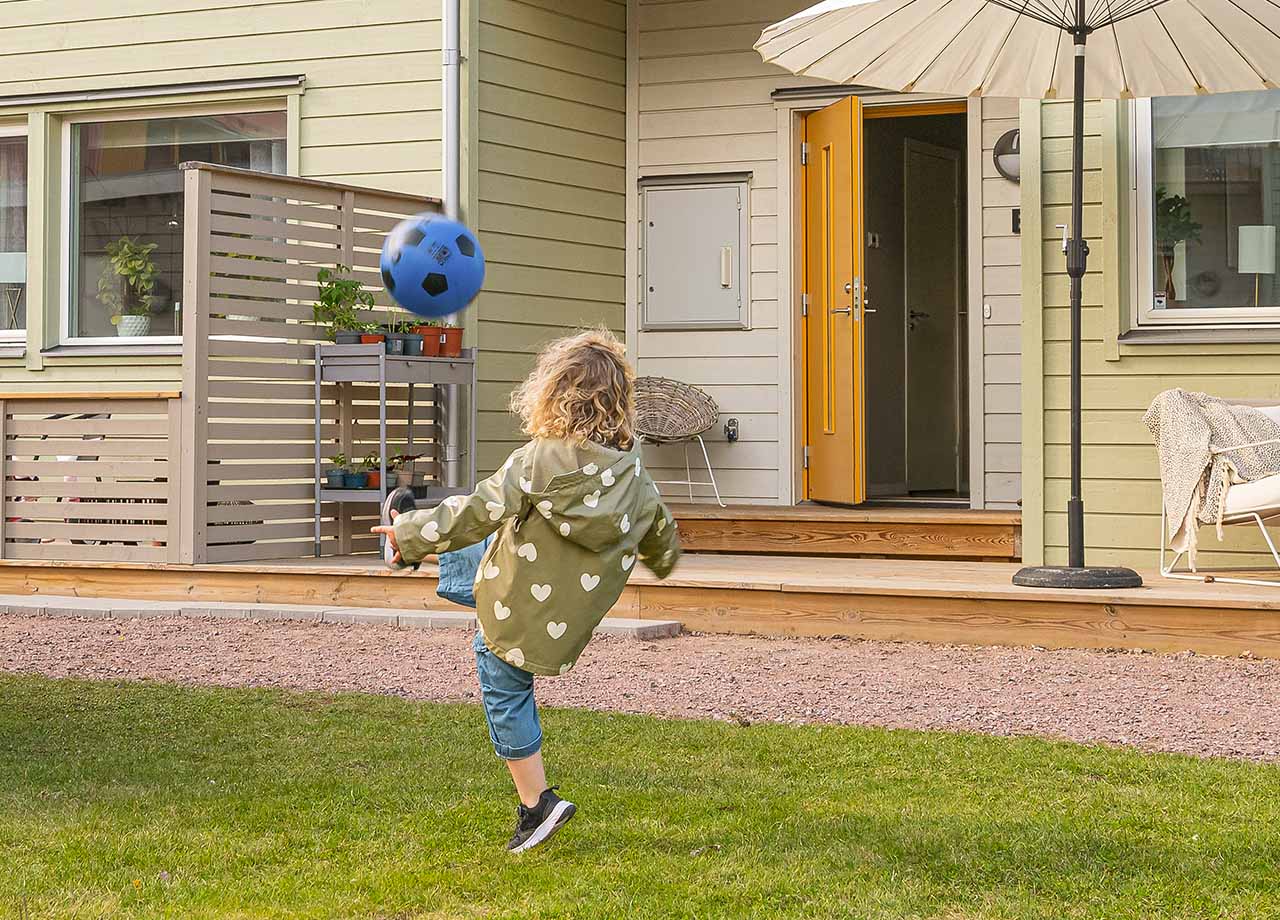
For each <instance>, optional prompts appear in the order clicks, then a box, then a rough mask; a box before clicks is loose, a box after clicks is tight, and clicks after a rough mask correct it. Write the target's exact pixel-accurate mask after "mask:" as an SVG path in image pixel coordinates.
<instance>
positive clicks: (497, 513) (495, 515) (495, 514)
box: [484, 502, 507, 521]
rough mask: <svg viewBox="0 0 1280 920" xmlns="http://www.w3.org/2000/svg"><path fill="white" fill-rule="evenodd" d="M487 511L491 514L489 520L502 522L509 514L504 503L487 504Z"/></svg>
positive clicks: (485, 505)
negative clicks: (504, 516)
mask: <svg viewBox="0 0 1280 920" xmlns="http://www.w3.org/2000/svg"><path fill="white" fill-rule="evenodd" d="M484 507H485V510H486V511H488V512H489V520H491V521H500V520H502V516H503V515H504V514H506V513H507V506H506V505H504V504H502V502H485V503H484Z"/></svg>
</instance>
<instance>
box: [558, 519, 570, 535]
mask: <svg viewBox="0 0 1280 920" xmlns="http://www.w3.org/2000/svg"><path fill="white" fill-rule="evenodd" d="M571 530H573V528H572V527H570V526H569V522H568V521H561V522H560V536H562V537H567V536H569V532H570V531H571Z"/></svg>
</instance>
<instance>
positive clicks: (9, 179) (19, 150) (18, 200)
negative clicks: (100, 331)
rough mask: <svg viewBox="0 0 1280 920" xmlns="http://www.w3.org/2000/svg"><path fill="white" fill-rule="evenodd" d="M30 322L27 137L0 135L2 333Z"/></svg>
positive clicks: (0, 322)
mask: <svg viewBox="0 0 1280 920" xmlns="http://www.w3.org/2000/svg"><path fill="white" fill-rule="evenodd" d="M26 326H27V139H26V138H25V137H23V136H17V137H14V136H12V135H10V136H0V334H3V333H4V332H9V331H12V330H16V329H25V328H26Z"/></svg>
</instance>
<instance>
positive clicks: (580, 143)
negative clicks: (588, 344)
mask: <svg viewBox="0 0 1280 920" xmlns="http://www.w3.org/2000/svg"><path fill="white" fill-rule="evenodd" d="M569 8H572V12H566V10H568V9H569ZM476 43H477V47H478V50H479V68H478V86H477V92H476V114H475V117H476V125H475V128H474V133H473V137H474V138H475V143H476V150H475V158H476V164H477V176H476V180H475V181H476V183H477V187H478V188H477V191H476V192H475V193H474V194H473V195H472V196H471V197H472V199H473V200H474V205H473V207H474V208H475V210H476V213H475V214H474V215H472V216H471V220H472V221H473V223H474V225H475V226H476V228H477V229H478V231H479V233H480V237H481V240H482V242H483V243H484V247H485V258H486V260H487V264H488V275H487V277H486V279H485V290H484V293H483V294H482V295H481V296H480V299H479V300H478V301H477V303H476V306H475V307H474V308H473V309H472V310H471V312H472V313H473V314H474V316H473V318H472V319H471V322H472V323H473V328H474V330H475V335H476V340H475V341H476V344H477V345H478V346H479V348H480V349H481V352H482V353H483V355H484V357H483V360H482V362H481V364H480V406H479V409H480V422H479V426H480V430H479V433H478V437H479V444H480V446H479V451H480V454H479V466H480V469H481V470H490V469H493V468H495V467H496V466H498V465H499V464H500V463H501V462H502V459H503V458H504V457H505V456H506V454H507V453H508V452H509V451H510V450H511V449H512V448H513V447H515V446H516V445H517V444H518V443H520V441H521V440H522V439H521V436H520V434H519V432H518V425H517V423H516V421H515V419H513V418H512V417H511V415H510V414H509V413H508V412H507V409H506V405H507V399H508V397H509V395H510V392H511V389H512V387H513V386H514V385H515V383H516V382H517V381H519V380H521V379H523V377H524V376H525V375H526V374H527V373H528V372H529V369H530V368H531V366H532V359H533V355H534V354H535V353H536V351H537V350H538V348H539V347H540V346H541V345H543V344H544V343H546V342H547V341H550V340H551V339H553V338H556V337H558V336H560V335H564V334H565V333H568V332H571V331H572V330H574V329H575V328H577V327H579V326H584V325H604V326H607V327H609V328H611V329H613V330H614V331H615V332H617V333H618V335H620V336H621V335H622V333H623V329H624V306H623V305H624V300H625V298H624V286H623V278H624V264H623V263H624V254H625V231H626V224H625V219H626V195H625V170H626V67H627V61H626V56H627V55H626V5H625V3H623V2H612V0H581V2H578V3H574V4H563V3H556V2H552V0H524V2H517V0H479V22H478V34H477V36H476Z"/></svg>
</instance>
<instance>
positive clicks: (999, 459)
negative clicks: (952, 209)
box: [633, 0, 1021, 508]
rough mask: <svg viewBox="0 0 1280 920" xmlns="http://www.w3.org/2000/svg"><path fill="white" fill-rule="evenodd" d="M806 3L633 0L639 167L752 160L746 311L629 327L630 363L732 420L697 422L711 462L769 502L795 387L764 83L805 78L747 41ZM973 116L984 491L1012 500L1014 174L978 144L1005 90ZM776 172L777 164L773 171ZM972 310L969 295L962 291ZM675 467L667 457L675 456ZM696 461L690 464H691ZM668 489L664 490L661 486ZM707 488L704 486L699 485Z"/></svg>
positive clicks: (684, 169)
mask: <svg viewBox="0 0 1280 920" xmlns="http://www.w3.org/2000/svg"><path fill="white" fill-rule="evenodd" d="M808 5H809V4H808V3H806V2H796V0H749V2H741V0H690V2H680V3H670V2H661V0H633V7H634V15H635V16H636V20H637V22H636V30H637V33H638V34H637V37H636V44H637V48H638V64H637V71H638V77H637V83H638V86H637V89H636V98H637V100H638V107H639V112H638V129H639V134H638V139H637V153H636V156H637V169H638V175H639V176H640V177H646V176H663V175H681V174H684V175H698V174H706V173H718V172H749V173H751V192H750V196H749V208H750V221H749V225H750V234H751V249H750V259H751V264H750V268H751V272H750V284H751V293H750V303H751V311H750V320H751V328H750V329H748V330H743V331H729V330H726V331H714V332H696V333H688V332H639V333H638V334H637V337H636V347H637V354H638V365H637V366H638V370H639V372H640V373H642V374H660V375H665V376H671V377H676V378H679V379H682V380H686V381H688V382H690V383H694V384H697V385H699V386H702V387H703V388H705V389H706V390H707V391H708V392H710V393H711V394H712V395H713V396H714V397H715V398H716V400H717V401H718V402H719V404H720V410H721V415H722V417H724V418H727V417H730V416H732V417H735V418H737V419H738V420H739V422H740V433H741V441H739V442H738V443H737V444H728V443H726V442H725V440H724V434H723V432H722V431H721V430H720V427H721V426H719V425H717V426H716V427H715V428H713V429H712V430H711V431H710V432H708V437H710V438H712V439H713V443H711V444H710V449H711V459H712V463H713V465H714V466H715V468H716V475H717V479H718V480H719V482H720V485H721V490H722V492H723V493H724V495H725V497H726V500H735V501H745V502H753V503H774V502H781V501H786V500H787V499H788V498H789V497H791V489H790V487H789V484H788V483H787V482H786V481H785V479H786V477H787V476H788V470H789V469H790V468H791V464H790V462H789V458H788V457H787V456H786V453H787V452H789V451H791V450H792V449H793V448H792V444H791V439H790V437H789V434H788V432H789V431H790V429H791V425H792V413H793V411H794V407H793V406H792V405H791V404H790V403H791V402H793V401H795V402H797V403H798V398H797V397H794V396H793V395H791V393H790V390H789V387H788V386H787V384H788V383H789V380H790V376H791V374H792V368H791V358H790V356H789V355H787V354H786V348H787V342H788V339H789V337H788V336H787V335H786V334H785V330H784V328H783V324H785V323H787V322H788V321H789V319H788V317H789V314H790V307H789V305H786V304H781V305H780V303H779V300H778V290H779V275H778V269H779V265H780V263H782V262H783V261H784V260H785V259H786V258H787V256H786V255H785V254H783V253H780V252H779V246H778V243H779V240H780V238H781V237H780V233H779V230H780V228H779V213H778V212H779V209H778V198H779V196H778V185H779V156H780V152H779V150H778V143H779V141H778V114H777V110H776V107H775V105H774V102H773V100H772V99H771V98H770V96H771V94H772V92H773V91H774V90H776V89H779V88H782V87H788V86H804V85H815V82H816V81H812V80H807V79H804V78H797V77H795V76H793V75H791V74H787V73H785V72H784V71H782V70H781V69H779V68H776V67H773V66H769V65H766V64H764V63H763V62H762V61H761V60H760V57H759V55H758V54H757V53H756V52H755V51H754V50H752V44H753V43H754V42H755V40H756V39H757V38H758V37H759V35H760V31H761V30H762V29H763V28H764V27H766V26H768V25H769V24H770V23H773V22H776V21H778V20H779V19H782V18H785V17H786V16H789V15H791V14H793V13H795V12H798V11H799V10H801V9H804V8H805V7H806V6H808ZM986 105H987V107H988V108H987V109H986V110H984V112H985V116H984V122H983V130H982V140H983V146H984V148H986V149H985V150H984V152H983V157H984V160H983V163H984V166H983V178H982V202H981V206H982V207H983V236H982V239H981V240H975V241H973V242H972V245H982V250H983V258H984V260H985V266H984V271H983V287H982V292H983V296H984V297H987V298H988V301H989V302H990V303H991V305H992V310H993V315H992V319H991V320H990V321H989V323H988V327H987V328H985V329H984V333H985V334H986V335H985V338H984V348H983V354H984V361H983V368H982V374H983V375H984V377H983V383H984V385H983V396H982V398H983V403H984V407H985V413H986V416H985V417H984V418H985V430H986V443H985V445H984V448H985V449H984V460H985V463H986V467H987V470H986V475H985V479H984V487H985V491H986V493H987V504H988V506H989V507H996V508H1002V507H1003V508H1016V507H1017V502H1018V499H1019V498H1020V495H1021V486H1020V481H1019V479H1020V475H1019V469H1020V450H1019V438H1020V427H1021V426H1020V415H1019V397H1018V391H1019V382H1020V374H1021V368H1020V359H1019V354H1020V342H1019V338H1018V323H1019V321H1020V311H1019V297H1018V294H1019V289H1020V269H1019V257H1018V241H1017V237H1015V236H1014V235H1013V234H1012V231H1011V229H1010V224H1009V221H1010V219H1011V214H1010V210H1011V208H1012V207H1015V206H1017V204H1018V189H1017V186H1016V185H1013V184H1012V183H1009V182H1007V181H1006V180H1004V179H1001V178H999V176H997V175H996V173H995V169H994V166H992V165H991V157H990V145H991V144H992V143H993V142H994V140H995V138H996V137H998V136H999V135H1000V133H1002V132H1003V131H1004V130H1005V129H1006V128H1007V127H1016V126H1017V123H1018V119H1017V107H1016V104H1015V103H1009V102H1005V101H1002V100H992V101H987V102H986ZM783 178H784V180H785V177H783ZM974 310H975V311H976V312H977V315H978V316H981V306H980V305H974ZM664 461H665V465H667V466H669V467H671V469H669V470H667V471H668V472H671V473H677V472H678V473H680V476H679V477H678V478H683V455H682V453H681V452H680V449H679V448H675V449H670V448H669V449H666V450H665V451H660V452H655V465H663V464H664ZM677 467H678V469H677ZM695 475H696V472H695ZM673 494H674V493H673ZM703 494H706V490H703Z"/></svg>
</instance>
